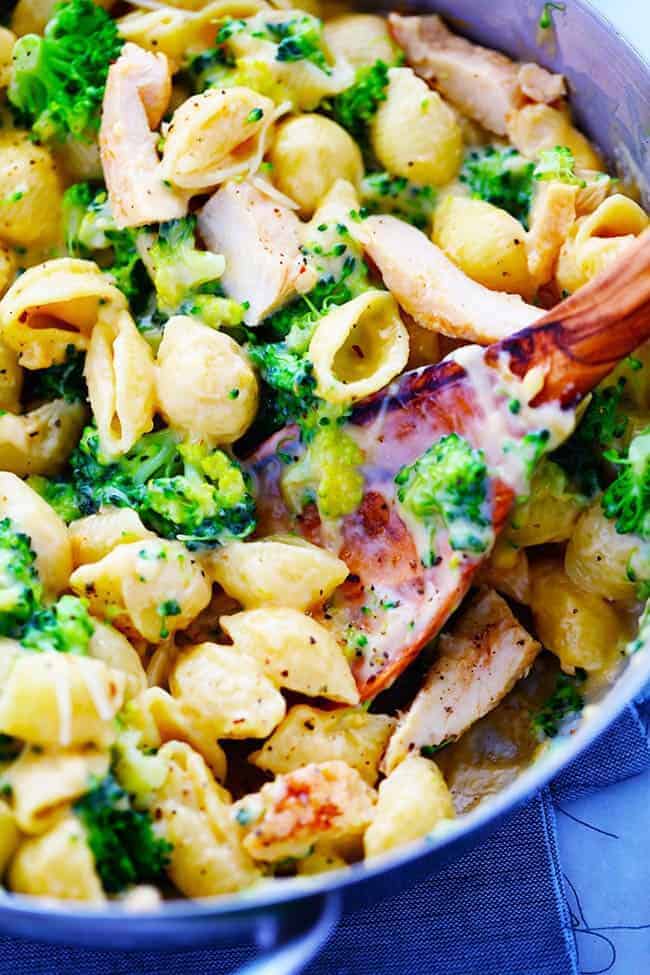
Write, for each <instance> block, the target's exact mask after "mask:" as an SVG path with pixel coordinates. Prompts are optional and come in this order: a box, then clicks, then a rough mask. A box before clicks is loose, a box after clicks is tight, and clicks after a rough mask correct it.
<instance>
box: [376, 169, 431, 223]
mask: <svg viewBox="0 0 650 975" xmlns="http://www.w3.org/2000/svg"><path fill="white" fill-rule="evenodd" d="M361 199H362V201H363V206H364V209H365V211H366V212H368V213H393V214H395V215H396V216H398V217H401V219H402V220H406V221H407V222H408V223H412V224H413V225H414V226H415V227H419V229H420V230H425V229H426V228H427V227H428V226H429V224H430V222H431V216H432V214H433V211H434V210H435V206H436V191H435V189H434V188H433V187H432V186H419V185H418V184H417V183H410V182H409V181H408V180H407V179H406V178H405V177H403V176H391V175H390V174H389V173H370V175H368V176H366V178H365V179H364V180H363V182H362V184H361Z"/></svg>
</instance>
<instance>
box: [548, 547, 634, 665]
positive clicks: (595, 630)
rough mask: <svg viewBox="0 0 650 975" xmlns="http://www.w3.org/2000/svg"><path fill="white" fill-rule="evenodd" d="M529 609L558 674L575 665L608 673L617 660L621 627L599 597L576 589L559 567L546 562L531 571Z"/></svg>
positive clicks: (622, 637) (555, 563)
mask: <svg viewBox="0 0 650 975" xmlns="http://www.w3.org/2000/svg"><path fill="white" fill-rule="evenodd" d="M531 577H532V587H531V608H532V611H533V616H534V619H535V626H536V629H537V634H538V636H539V639H540V640H541V642H542V644H543V645H544V646H545V647H546V649H547V650H550V651H551V652H552V653H554V654H555V655H556V656H557V657H558V658H559V660H560V664H561V666H562V670H564V671H566V673H569V674H572V673H573V672H574V671H575V669H576V667H582V668H583V670H586V671H587V672H588V673H590V672H598V671H606V670H608V669H610V668H611V667H612V666H613V665H614V664H615V663H616V661H617V659H619V658H620V655H621V651H622V647H623V644H624V640H625V636H626V634H625V629H624V627H623V624H622V620H621V619H620V618H619V616H618V614H617V613H616V611H615V610H614V609H613V608H612V606H610V605H609V603H607V602H606V601H605V600H604V599H603V598H602V597H601V596H597V595H596V594H595V593H593V592H587V591H586V590H584V589H581V588H579V587H578V586H576V584H575V583H574V582H573V581H572V580H571V579H570V578H569V577H568V576H567V575H566V573H565V572H564V570H563V568H562V565H561V564H559V563H557V562H554V561H550V560H549V561H544V562H541V563H538V564H537V565H535V566H533V567H532V571H531Z"/></svg>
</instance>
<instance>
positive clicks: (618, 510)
mask: <svg viewBox="0 0 650 975" xmlns="http://www.w3.org/2000/svg"><path fill="white" fill-rule="evenodd" d="M605 457H606V458H607V459H608V460H610V461H611V462H612V463H613V464H616V465H617V466H618V467H621V468H622V470H621V472H620V474H619V475H618V477H617V478H616V480H615V481H613V482H612V484H610V485H609V487H608V488H607V490H606V491H605V492H604V494H603V496H602V499H601V504H602V507H603V512H604V513H605V516H606V517H607V518H611V519H612V520H614V519H615V520H616V531H617V532H620V533H621V534H628V533H631V532H632V533H634V534H635V535H639V536H640V537H641V538H644V539H650V427H646V428H645V430H643V431H642V432H641V433H639V434H637V436H636V437H634V439H633V440H632V441H631V443H630V446H629V447H628V449H627V452H626V453H624V454H619V453H616V452H615V451H610V452H608V453H606V454H605Z"/></svg>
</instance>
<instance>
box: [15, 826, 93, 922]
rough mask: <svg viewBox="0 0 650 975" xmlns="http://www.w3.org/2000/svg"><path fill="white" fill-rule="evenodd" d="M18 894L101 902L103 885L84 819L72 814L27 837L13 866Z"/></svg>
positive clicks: (17, 853) (19, 848)
mask: <svg viewBox="0 0 650 975" xmlns="http://www.w3.org/2000/svg"><path fill="white" fill-rule="evenodd" d="M9 883H10V885H11V889H12V890H15V891H16V893H18V894H32V895H33V896H35V897H56V898H57V899H60V900H75V901H76V900H79V901H90V902H95V903H101V902H102V901H103V900H104V899H105V898H104V893H103V891H102V885H101V883H100V880H99V877H98V876H97V872H96V870H95V860H94V857H93V855H92V853H91V851H90V847H89V846H88V843H87V841H86V832H85V829H84V827H83V826H82V825H81V821H80V820H79V819H77V817H76V816H74V815H72V814H71V815H69V816H67V817H66V818H65V819H63V820H62V821H61V822H60V823H58V824H57V825H56V826H54V827H53V828H52V829H50V830H48V832H47V833H43V834H42V835H41V836H35V837H31V838H30V839H27V840H24V841H23V842H22V843H21V844H20V846H19V847H18V851H17V852H16V855H15V856H14V858H13V860H12V861H11V865H10V867H9Z"/></svg>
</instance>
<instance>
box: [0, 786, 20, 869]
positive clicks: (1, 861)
mask: <svg viewBox="0 0 650 975" xmlns="http://www.w3.org/2000/svg"><path fill="white" fill-rule="evenodd" d="M19 839H20V833H19V831H18V827H17V825H16V820H15V818H14V814H13V813H12V811H11V809H10V808H9V805H8V804H7V803H6V802H5V800H4V799H0V877H3V876H4V873H5V870H6V869H7V864H8V863H9V860H10V859H11V857H12V855H13V853H14V851H15V849H16V847H17V846H18V842H19Z"/></svg>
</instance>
